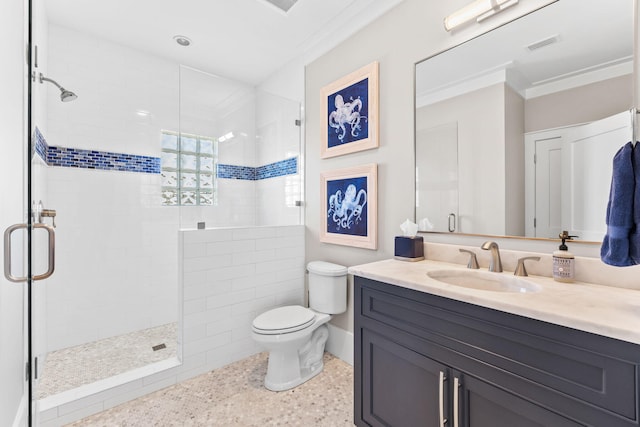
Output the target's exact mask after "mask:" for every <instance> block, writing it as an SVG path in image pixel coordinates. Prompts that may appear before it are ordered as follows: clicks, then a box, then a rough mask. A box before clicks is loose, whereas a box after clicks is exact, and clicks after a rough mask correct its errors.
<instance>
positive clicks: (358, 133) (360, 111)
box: [327, 79, 369, 147]
mask: <svg viewBox="0 0 640 427" xmlns="http://www.w3.org/2000/svg"><path fill="white" fill-rule="evenodd" d="M368 97H369V79H363V80H361V81H359V82H357V83H354V84H352V85H351V86H347V87H346V88H344V89H342V90H340V91H339V92H336V93H334V94H332V95H330V96H329V99H328V110H329V111H327V114H328V126H329V133H328V135H329V141H328V146H329V147H335V146H338V145H342V144H346V143H349V142H354V141H359V140H362V139H366V138H368V137H369V127H368V123H367V114H368Z"/></svg>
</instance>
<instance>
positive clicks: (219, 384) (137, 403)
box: [70, 353, 353, 427]
mask: <svg viewBox="0 0 640 427" xmlns="http://www.w3.org/2000/svg"><path fill="white" fill-rule="evenodd" d="M324 363H325V366H324V371H323V372H322V373H321V374H320V375H318V376H316V377H315V378H313V379H311V380H309V381H307V382H306V383H304V384H302V385H300V386H298V387H296V388H294V389H292V390H287V391H283V392H277V393H276V392H272V391H269V390H267V389H265V388H264V386H263V380H264V376H265V373H266V371H267V353H260V354H257V355H255V356H251V357H249V358H247V359H244V360H241V361H239V362H235V363H232V364H230V365H227V366H225V367H222V368H220V369H216V370H214V371H211V372H208V373H206V374H203V375H200V376H198V377H195V378H192V379H190V380H187V381H184V382H182V383H180V384H176V385H174V386H171V387H168V388H165V389H163V390H160V391H157V392H155V393H152V394H149V395H147V396H143V397H141V398H138V399H135V400H132V401H130V402H127V403H125V404H122V405H120V406H117V407H114V408H111V409H109V410H107V411H104V412H101V413H99V414H96V415H93V416H91V417H88V418H85V419H83V420H80V421H78V422H76V423H74V424H70V425H71V426H73V427H80V426H120V427H125V426H136V427H137V426H225V427H227V426H228V427H232V426H237V427H240V426H246V427H249V426H280V425H290V426H309V427H312V426H313V427H315V426H319V427H322V426H327V427H329V426H331V427H339V426H353V367H352V366H351V365H349V364H347V363H345V362H343V361H342V360H340V359H338V358H336V357H334V356H333V355H331V354H329V353H325V356H324Z"/></svg>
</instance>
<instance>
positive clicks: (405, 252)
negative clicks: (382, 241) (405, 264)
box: [394, 236, 424, 262]
mask: <svg viewBox="0 0 640 427" xmlns="http://www.w3.org/2000/svg"><path fill="white" fill-rule="evenodd" d="M394 255H395V256H394V258H395V259H398V260H401V261H412V262H415V261H422V260H423V259H424V239H423V238H422V236H396V240H395V253H394Z"/></svg>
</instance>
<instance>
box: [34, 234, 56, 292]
mask: <svg viewBox="0 0 640 427" xmlns="http://www.w3.org/2000/svg"><path fill="white" fill-rule="evenodd" d="M33 228H44V229H45V230H47V234H48V236H49V262H48V267H47V271H45V272H44V273H42V274H38V275H35V276H33V280H43V279H46V278H47V277H51V275H52V274H53V272H54V271H55V269H56V231H55V230H54V229H53V227H52V226H50V225H47V224H43V223H38V224H33Z"/></svg>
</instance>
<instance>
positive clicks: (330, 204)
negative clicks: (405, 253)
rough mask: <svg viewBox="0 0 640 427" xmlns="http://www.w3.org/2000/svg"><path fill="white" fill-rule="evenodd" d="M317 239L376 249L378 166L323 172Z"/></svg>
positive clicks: (373, 164)
mask: <svg viewBox="0 0 640 427" xmlns="http://www.w3.org/2000/svg"><path fill="white" fill-rule="evenodd" d="M320 182H321V186H322V190H321V193H322V200H321V203H320V205H321V211H322V212H321V218H322V220H321V224H320V241H321V242H325V243H334V244H337V245H346V246H355V247H359V248H366V249H377V245H378V241H377V236H376V230H377V199H378V197H377V196H378V194H377V193H378V166H377V165H376V164H375V163H372V164H368V165H363V166H354V167H350V168H345V169H337V170H333V171H327V172H322V173H321V174H320Z"/></svg>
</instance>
